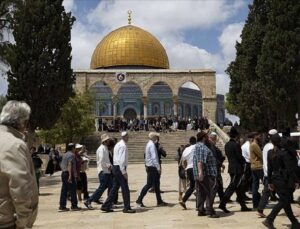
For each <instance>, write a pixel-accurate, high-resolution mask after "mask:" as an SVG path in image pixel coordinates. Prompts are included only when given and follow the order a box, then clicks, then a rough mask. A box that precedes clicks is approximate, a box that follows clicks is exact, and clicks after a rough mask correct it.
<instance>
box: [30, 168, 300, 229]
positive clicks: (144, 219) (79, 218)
mask: <svg viewBox="0 0 300 229" xmlns="http://www.w3.org/2000/svg"><path fill="white" fill-rule="evenodd" d="M162 171H163V172H162V178H161V189H162V190H163V191H165V193H163V194H162V197H163V200H164V201H166V202H168V203H170V206H168V207H155V205H156V199H155V194H153V193H148V194H147V196H146V197H145V199H144V204H145V205H146V206H147V208H145V209H138V212H137V213H136V214H124V213H122V205H120V206H118V208H117V209H115V212H113V213H103V212H101V211H100V210H99V207H100V206H98V205H96V204H94V205H93V206H94V207H96V209H95V210H92V211H89V210H86V208H85V207H84V205H83V203H80V204H79V206H81V207H83V210H82V211H79V212H63V213H59V212H58V202H59V195H60V187H61V182H60V172H57V173H55V174H54V175H53V176H52V177H49V176H46V177H43V178H41V189H40V192H41V196H40V204H39V214H38V218H37V220H36V223H35V226H34V228H51V229H64V228H68V229H76V228H82V229H90V228H91V229H92V228H105V229H109V228H117V229H120V228H222V229H225V228H251V229H256V228H265V227H264V226H262V224H261V221H262V219H260V218H258V217H257V215H256V213H255V212H247V213H243V212H239V210H240V208H239V205H238V204H237V203H235V202H234V203H232V204H228V209H229V210H230V211H232V213H231V214H223V213H222V212H220V210H218V209H216V210H217V213H219V214H220V215H221V218H219V219H210V218H208V217H198V216H197V212H196V211H195V196H194V195H193V196H192V197H191V199H190V200H189V201H188V202H187V207H188V209H187V210H182V208H181V206H179V205H178V192H177V190H178V176H177V164H163V169H162ZM128 173H129V188H130V194H131V205H132V207H133V208H135V207H136V204H135V200H136V199H137V196H138V194H139V192H140V190H141V188H142V187H143V185H144V184H145V181H146V172H145V167H144V165H143V164H133V165H131V164H130V165H129V168H128ZM88 178H89V191H90V192H93V191H94V190H95V188H96V187H97V186H98V178H97V171H96V168H90V169H89V171H88ZM223 179H224V183H225V187H227V184H228V182H229V177H228V175H227V173H224V174H223ZM106 196H107V194H106V193H105V194H104V197H105V198H106ZM296 196H297V197H298V196H300V191H299V190H298V191H297V192H296ZM235 198H236V197H235V196H234V197H232V200H235ZM119 201H122V197H121V194H119ZM218 204H219V199H218V197H216V201H215V207H217V206H218ZM272 204H274V203H271V204H270V206H269V207H272ZM251 206H252V203H251V202H249V203H248V207H251ZM68 207H70V203H68ZM293 210H294V213H295V214H296V215H297V217H298V218H299V215H300V207H299V205H296V204H294V205H293ZM269 211H270V208H268V209H267V210H266V213H269ZM289 225H290V223H289V220H288V219H287V217H286V216H285V215H284V213H283V212H281V213H280V214H279V216H278V217H277V218H276V221H275V226H276V227H277V228H278V229H279V228H288V226H289Z"/></svg>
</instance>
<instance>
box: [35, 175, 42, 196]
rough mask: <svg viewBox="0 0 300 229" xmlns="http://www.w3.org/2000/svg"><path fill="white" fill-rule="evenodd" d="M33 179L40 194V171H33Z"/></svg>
mask: <svg viewBox="0 0 300 229" xmlns="http://www.w3.org/2000/svg"><path fill="white" fill-rule="evenodd" d="M35 178H36V184H37V187H38V191H39V193H40V178H41V172H40V170H36V171H35Z"/></svg>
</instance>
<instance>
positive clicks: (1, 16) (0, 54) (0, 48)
mask: <svg viewBox="0 0 300 229" xmlns="http://www.w3.org/2000/svg"><path fill="white" fill-rule="evenodd" d="M19 1H20V0H1V1H0V61H1V62H4V61H5V59H4V55H5V48H6V45H7V44H8V41H7V40H5V39H4V38H5V33H7V34H8V33H9V19H10V18H11V16H12V14H13V12H14V10H15V9H16V5H17V3H18V2H19Z"/></svg>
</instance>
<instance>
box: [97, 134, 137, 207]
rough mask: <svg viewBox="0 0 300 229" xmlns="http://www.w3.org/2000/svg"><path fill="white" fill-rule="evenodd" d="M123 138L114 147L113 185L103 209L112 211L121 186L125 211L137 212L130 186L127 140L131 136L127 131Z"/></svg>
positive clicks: (122, 135)
mask: <svg viewBox="0 0 300 229" xmlns="http://www.w3.org/2000/svg"><path fill="white" fill-rule="evenodd" d="M121 138H122V139H121V140H120V141H119V142H118V143H117V144H116V145H115V148H114V155H113V159H114V165H113V170H112V172H113V175H114V178H113V187H112V190H111V191H110V192H109V195H108V197H107V199H106V200H105V202H104V203H103V205H102V207H101V210H102V211H105V212H112V211H113V210H112V205H113V202H114V200H115V197H116V194H117V191H118V189H119V188H120V187H121V189H122V196H123V201H124V209H123V213H135V210H133V209H131V207H130V193H129V187H128V174H127V167H128V149H127V142H128V140H129V136H128V133H127V132H122V133H121Z"/></svg>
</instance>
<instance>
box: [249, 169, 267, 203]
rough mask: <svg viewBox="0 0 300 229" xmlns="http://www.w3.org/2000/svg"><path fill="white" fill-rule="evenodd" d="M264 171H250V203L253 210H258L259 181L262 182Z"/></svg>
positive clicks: (259, 196)
mask: <svg viewBox="0 0 300 229" xmlns="http://www.w3.org/2000/svg"><path fill="white" fill-rule="evenodd" d="M263 178H264V171H263V170H262V169H258V170H252V202H253V208H258V204H259V201H260V198H261V195H260V193H259V192H258V189H259V181H260V180H261V181H263Z"/></svg>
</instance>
